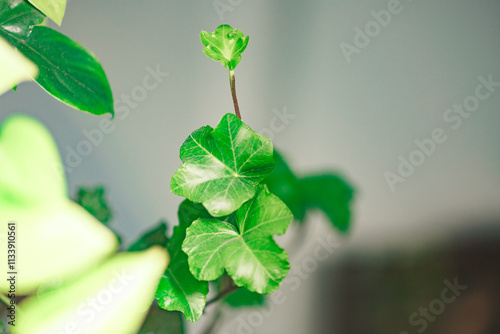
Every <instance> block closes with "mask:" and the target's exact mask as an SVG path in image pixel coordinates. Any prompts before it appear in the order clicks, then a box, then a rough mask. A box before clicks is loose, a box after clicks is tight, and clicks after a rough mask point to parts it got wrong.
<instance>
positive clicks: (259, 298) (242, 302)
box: [224, 288, 265, 307]
mask: <svg viewBox="0 0 500 334" xmlns="http://www.w3.org/2000/svg"><path fill="white" fill-rule="evenodd" d="M224 302H225V303H226V304H228V305H229V306H231V307H249V306H263V305H264V304H265V297H264V295H261V294H260V293H257V292H252V291H250V290H248V289H245V288H239V289H238V290H236V291H235V292H233V293H231V294H230V295H229V296H227V297H226V298H224Z"/></svg>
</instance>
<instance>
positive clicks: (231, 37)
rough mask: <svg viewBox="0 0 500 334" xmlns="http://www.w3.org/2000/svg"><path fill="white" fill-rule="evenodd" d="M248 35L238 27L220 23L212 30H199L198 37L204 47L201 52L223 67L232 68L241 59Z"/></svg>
mask: <svg viewBox="0 0 500 334" xmlns="http://www.w3.org/2000/svg"><path fill="white" fill-rule="evenodd" d="M248 38H249V37H248V36H245V35H243V33H242V32H241V31H240V30H238V29H233V28H232V27H231V26H229V25H227V24H222V25H220V26H219V27H217V29H215V31H214V32H212V33H209V32H206V31H203V30H202V31H201V33H200V39H201V42H202V43H203V45H204V46H205V48H204V49H203V53H205V54H206V55H207V56H208V57H210V58H212V59H213V60H215V61H220V62H221V64H222V65H224V67H227V68H228V69H230V70H234V69H235V67H236V65H238V63H239V62H240V60H241V54H242V53H243V51H245V49H246V47H247V45H248Z"/></svg>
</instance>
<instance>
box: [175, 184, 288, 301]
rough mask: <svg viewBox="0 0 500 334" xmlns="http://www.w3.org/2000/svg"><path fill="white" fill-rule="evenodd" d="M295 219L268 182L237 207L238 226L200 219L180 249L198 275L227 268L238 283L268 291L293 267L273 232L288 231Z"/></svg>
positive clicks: (212, 274)
mask: <svg viewBox="0 0 500 334" xmlns="http://www.w3.org/2000/svg"><path fill="white" fill-rule="evenodd" d="M291 220H292V213H291V212H290V210H289V209H288V208H287V207H286V205H285V204H284V203H283V202H281V200H280V199H279V198H278V197H276V196H275V195H273V194H271V193H270V192H269V191H268V190H267V188H266V187H265V186H264V187H261V188H260V189H259V192H258V194H257V195H256V196H255V197H254V198H252V199H251V200H249V201H248V202H246V203H245V204H243V205H242V206H241V208H240V209H238V211H236V226H234V225H233V224H231V223H229V222H226V221H219V220H215V219H199V220H197V221H195V222H194V223H193V224H192V225H191V226H190V227H189V228H188V230H187V236H186V239H185V241H184V243H183V246H182V249H183V250H184V251H185V252H186V253H187V254H188V257H189V268H190V270H191V272H192V273H193V275H194V276H195V277H196V278H197V279H199V280H206V281H212V280H215V279H217V278H218V277H220V276H221V275H222V274H223V273H224V270H226V271H227V273H228V274H229V276H231V278H232V279H233V281H234V282H235V284H236V285H237V286H243V287H246V288H247V289H248V290H250V291H254V292H258V293H270V292H273V291H275V290H277V289H278V288H279V285H280V283H281V282H282V281H283V279H284V278H285V276H286V274H287V272H288V270H289V268H290V265H289V263H288V255H287V254H286V252H285V251H284V250H282V249H281V248H280V247H279V246H278V245H277V244H276V243H275V242H274V240H273V235H280V234H283V233H285V231H286V229H287V228H288V225H289V224H290V222H291Z"/></svg>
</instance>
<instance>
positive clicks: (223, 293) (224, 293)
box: [205, 280, 239, 306]
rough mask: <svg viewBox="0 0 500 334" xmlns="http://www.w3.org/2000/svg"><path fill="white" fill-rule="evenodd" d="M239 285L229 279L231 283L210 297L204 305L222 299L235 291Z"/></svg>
mask: <svg viewBox="0 0 500 334" xmlns="http://www.w3.org/2000/svg"><path fill="white" fill-rule="evenodd" d="M238 289H239V287H238V286H236V285H234V283H233V281H232V280H231V283H230V284H229V285H228V287H227V288H226V289H224V290H222V291H220V292H219V294H218V295H217V296H215V297H214V298H212V299H210V300H209V301H208V302H207V303H206V305H205V306H208V305H210V304H213V303H215V302H217V301H219V300H221V299H224V297H227V296H228V295H230V294H231V293H233V292H235V291H236V290H238Z"/></svg>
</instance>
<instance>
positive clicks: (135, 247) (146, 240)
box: [128, 221, 168, 252]
mask: <svg viewBox="0 0 500 334" xmlns="http://www.w3.org/2000/svg"><path fill="white" fill-rule="evenodd" d="M166 233H167V222H165V221H160V223H159V224H158V226H156V227H155V228H153V229H151V230H150V231H148V232H146V233H144V234H143V235H142V236H141V237H140V238H139V239H138V240H137V241H136V242H134V243H133V244H132V245H131V246H130V247H129V248H128V251H129V252H139V251H142V250H145V249H148V248H149V247H151V246H154V245H158V246H162V247H167V242H168V238H167V235H166Z"/></svg>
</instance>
